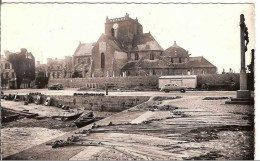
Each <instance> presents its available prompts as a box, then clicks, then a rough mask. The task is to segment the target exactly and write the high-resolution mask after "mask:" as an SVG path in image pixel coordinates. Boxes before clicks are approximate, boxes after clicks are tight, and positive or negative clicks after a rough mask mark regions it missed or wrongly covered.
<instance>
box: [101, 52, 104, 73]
mask: <svg viewBox="0 0 260 161" xmlns="http://www.w3.org/2000/svg"><path fill="white" fill-rule="evenodd" d="M104 68H105V54H104V53H101V69H104Z"/></svg>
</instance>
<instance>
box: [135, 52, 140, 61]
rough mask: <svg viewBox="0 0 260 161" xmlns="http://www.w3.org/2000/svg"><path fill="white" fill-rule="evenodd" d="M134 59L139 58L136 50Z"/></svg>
mask: <svg viewBox="0 0 260 161" xmlns="http://www.w3.org/2000/svg"><path fill="white" fill-rule="evenodd" d="M135 60H139V55H138V53H137V52H136V53H135Z"/></svg>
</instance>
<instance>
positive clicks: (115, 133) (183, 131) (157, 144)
mask: <svg viewBox="0 0 260 161" xmlns="http://www.w3.org/2000/svg"><path fill="white" fill-rule="evenodd" d="M234 94H235V93H232V92H208V93H207V92H205V93H203V92H201V93H193V94H192V93H190V94H188V93H187V95H182V96H183V98H180V99H174V100H165V101H159V102H151V103H150V104H146V105H148V106H143V109H142V106H139V108H137V107H133V108H131V109H130V110H126V111H123V112H120V113H117V114H114V115H112V116H108V117H107V118H105V119H103V120H100V121H98V122H96V125H95V128H91V127H92V125H89V126H86V127H83V128H81V129H77V130H75V131H73V132H70V133H67V134H65V135H63V136H60V137H58V138H55V139H53V140H50V141H48V142H47V143H50V142H53V141H55V140H66V139H67V138H68V136H71V135H74V136H75V135H76V136H79V138H80V139H79V140H78V141H76V142H75V143H74V144H73V145H74V146H65V147H61V148H55V149H51V147H50V145H46V144H40V145H37V146H35V147H33V148H30V149H28V150H25V151H22V152H20V153H17V154H15V155H12V156H9V157H7V158H6V159H34V160H37V159H43V160H46V159H47V160H53V159H54V160H57V159H62V160H69V159H72V160H73V159H77V158H80V159H93V160H101V159H103V160H122V159H124V160H137V159H138V160H148V159H154V160H176V159H177V160H183V159H198V160H200V159H201V160H203V159H211V160H214V159H222V160H223V159H239V160H241V159H254V155H253V154H254V121H253V120H254V119H253V118H254V106H251V105H226V104H225V101H226V100H228V99H224V98H223V99H219V100H203V99H204V98H205V97H209V96H211V97H212V96H218V97H233V96H234ZM169 95H172V93H170V94H169ZM153 103H154V104H155V105H156V106H163V105H167V106H170V107H172V108H168V109H167V108H162V107H160V108H155V106H154V105H153ZM149 107H150V108H152V109H153V110H152V111H151V110H149ZM173 107H174V108H173ZM147 112H148V113H147ZM133 120H135V121H134V122H132V121H133ZM131 122H132V123H131ZM83 130H88V131H89V134H76V133H78V132H80V131H81V132H82V131H83ZM77 145H80V146H77ZM90 145H91V146H90ZM94 145H95V146H94Z"/></svg>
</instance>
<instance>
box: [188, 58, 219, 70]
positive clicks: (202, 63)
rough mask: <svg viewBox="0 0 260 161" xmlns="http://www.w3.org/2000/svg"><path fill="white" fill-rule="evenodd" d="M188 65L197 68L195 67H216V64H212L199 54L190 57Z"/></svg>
mask: <svg viewBox="0 0 260 161" xmlns="http://www.w3.org/2000/svg"><path fill="white" fill-rule="evenodd" d="M187 67H189V68H195V67H216V66H215V65H213V64H211V63H210V62H209V61H208V60H207V59H205V58H204V57H203V56H199V57H190V58H189V61H188V62H187Z"/></svg>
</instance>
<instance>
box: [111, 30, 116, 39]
mask: <svg viewBox="0 0 260 161" xmlns="http://www.w3.org/2000/svg"><path fill="white" fill-rule="evenodd" d="M111 36H113V37H115V29H113V28H112V29H111Z"/></svg>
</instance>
